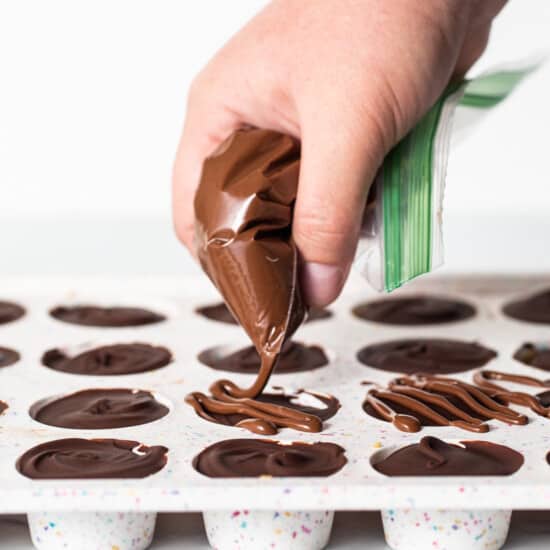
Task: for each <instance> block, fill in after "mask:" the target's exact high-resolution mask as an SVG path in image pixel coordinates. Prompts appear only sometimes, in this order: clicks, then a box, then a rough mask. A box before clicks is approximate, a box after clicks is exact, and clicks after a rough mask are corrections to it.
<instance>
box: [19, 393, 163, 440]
mask: <svg viewBox="0 0 550 550" xmlns="http://www.w3.org/2000/svg"><path fill="white" fill-rule="evenodd" d="M29 412H30V415H31V417H32V418H34V419H35V420H36V421H37V422H41V423H42V424H47V425H48V426H58V427H60V428H74V429H83V430H98V429H104V428H125V427H128V426H138V425H140V424H147V423H148V422H153V421H154V420H158V419H159V418H162V417H163V416H166V415H167V414H168V412H169V410H168V407H166V406H165V405H163V404H162V403H159V402H158V401H157V400H156V399H155V397H154V396H153V394H152V393H151V392H148V391H143V390H128V389H91V390H83V391H79V392H75V393H72V394H70V395H65V396H63V397H59V398H54V399H48V400H42V401H39V402H38V403H35V404H34V405H33V406H32V407H31V409H30V411H29Z"/></svg>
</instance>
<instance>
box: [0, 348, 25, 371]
mask: <svg viewBox="0 0 550 550" xmlns="http://www.w3.org/2000/svg"><path fill="white" fill-rule="evenodd" d="M19 359H21V355H19V353H18V352H17V351H15V350H14V349H10V348H0V367H9V366H10V365H13V364H14V363H17V361H19Z"/></svg>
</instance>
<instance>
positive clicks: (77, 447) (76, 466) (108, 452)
mask: <svg viewBox="0 0 550 550" xmlns="http://www.w3.org/2000/svg"><path fill="white" fill-rule="evenodd" d="M167 452H168V449H167V448H166V447H162V446H155V447H147V446H146V445H143V444H142V443H138V442H137V441H127V440H123V439H77V438H70V439H58V440H57V441H50V442H48V443H43V444H41V445H37V446H36V447H33V448H32V449H29V450H28V451H27V452H26V453H24V454H23V455H21V457H20V458H19V460H18V461H17V469H18V470H19V472H20V473H21V474H23V475H24V476H26V477H30V478H31V479H104V478H120V479H122V478H143V477H147V476H150V475H151V474H154V473H155V472H158V471H159V470H162V468H164V466H165V464H166V453H167Z"/></svg>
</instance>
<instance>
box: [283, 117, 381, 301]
mask: <svg viewBox="0 0 550 550" xmlns="http://www.w3.org/2000/svg"><path fill="white" fill-rule="evenodd" d="M378 135H379V128H378V125H377V124H376V123H375V122H374V120H373V119H371V120H370V121H368V122H365V121H363V123H362V130H361V132H360V133H358V134H354V133H353V132H352V131H351V129H348V128H346V125H345V124H344V122H341V123H340V124H336V123H334V124H328V123H327V124H326V125H323V126H322V127H319V126H317V125H316V127H313V128H311V129H308V128H305V129H304V133H303V137H302V163H301V172H300V184H299V188H298V197H297V201H296V207H295V211H294V224H293V236H294V239H295V242H296V244H297V246H298V248H299V250H300V253H301V256H302V260H303V263H302V269H301V287H302V291H303V293H304V298H305V300H306V302H307V303H308V304H309V305H311V306H318V307H322V306H325V305H327V304H329V303H330V302H332V301H333V300H334V299H336V298H337V297H338V295H339V294H340V291H341V290H342V287H343V285H344V282H345V280H346V278H347V275H348V273H349V269H350V266H351V263H352V260H353V257H354V254H355V249H356V247H357V241H358V237H359V230H360V225H361V219H362V215H363V210H364V207H365V203H366V198H367V193H368V190H369V187H370V185H371V183H372V180H373V179H374V176H375V174H376V171H377V169H378V166H379V165H380V162H381V161H382V158H383V151H384V146H383V143H382V140H381V138H378V137H377V136H378ZM366 136H369V137H368V138H367V137H366Z"/></svg>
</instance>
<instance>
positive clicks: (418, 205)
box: [382, 87, 456, 292]
mask: <svg viewBox="0 0 550 550" xmlns="http://www.w3.org/2000/svg"><path fill="white" fill-rule="evenodd" d="M455 90H456V87H454V88H452V89H451V90H448V91H447V92H446V93H445V95H444V96H442V97H441V98H440V99H439V100H438V101H437V102H436V103H435V105H434V106H433V107H432V108H431V109H430V110H429V111H428V113H427V114H426V115H424V117H423V118H422V119H421V120H420V122H419V123H418V124H417V125H416V126H415V127H414V129H413V130H412V131H411V132H410V133H409V134H408V135H407V136H406V137H405V138H404V139H403V140H401V141H400V142H399V143H398V144H397V145H396V146H395V147H394V149H392V151H390V153H389V154H388V155H387V156H386V158H385V159H384V166H383V169H382V177H383V191H382V212H383V214H382V215H383V220H384V223H383V226H384V264H385V265H384V288H385V290H386V291H388V292H389V291H392V290H395V289H396V288H398V287H400V286H402V285H403V284H404V283H406V282H407V281H410V280H411V279H413V278H414V277H417V276H418V275H422V274H423V273H427V272H428V271H430V270H431V265H432V254H431V251H432V200H433V197H432V167H433V149H434V141H435V134H436V131H437V127H438V124H439V119H440V116H441V111H442V109H443V105H444V103H445V101H446V99H447V97H448V96H449V94H450V93H452V92H454V91H455Z"/></svg>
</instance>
